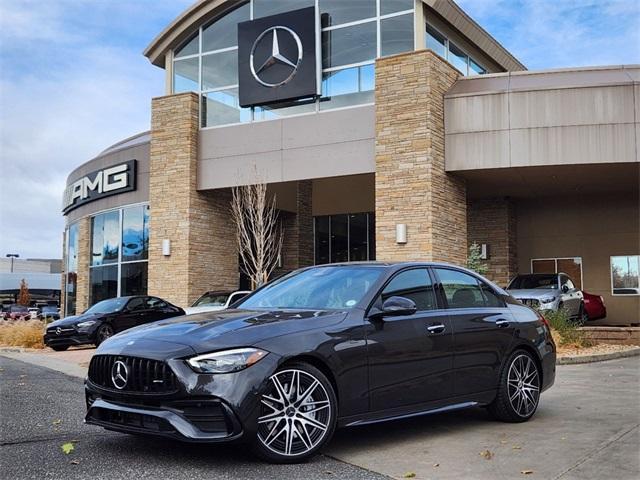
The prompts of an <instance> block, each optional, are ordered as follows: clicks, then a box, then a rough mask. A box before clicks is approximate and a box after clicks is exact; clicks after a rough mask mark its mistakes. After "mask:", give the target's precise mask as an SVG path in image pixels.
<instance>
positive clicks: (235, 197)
mask: <svg viewBox="0 0 640 480" xmlns="http://www.w3.org/2000/svg"><path fill="white" fill-rule="evenodd" d="M231 213H232V217H233V220H234V222H235V223H236V241H237V244H238V250H239V252H240V259H241V260H242V265H241V266H240V267H241V268H242V270H243V271H244V273H246V274H247V275H248V276H249V278H250V279H251V283H252V285H253V286H254V287H259V286H260V285H262V284H264V283H265V282H266V281H267V280H268V279H269V275H271V272H273V270H274V269H275V268H276V266H277V265H278V259H279V258H280V252H281V251H282V238H283V230H282V223H281V222H280V220H279V218H278V211H277V209H276V198H275V195H274V196H273V197H272V198H271V199H269V198H268V197H267V185H266V184H265V183H256V184H255V185H247V186H242V187H235V188H233V189H232V199H231Z"/></svg>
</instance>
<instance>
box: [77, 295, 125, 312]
mask: <svg viewBox="0 0 640 480" xmlns="http://www.w3.org/2000/svg"><path fill="white" fill-rule="evenodd" d="M127 300H128V299H126V298H110V299H109V300H102V301H101V302H98V303H96V304H95V305H94V306H93V307H91V308H90V309H89V310H87V311H86V312H84V313H112V312H117V311H120V310H122V308H123V307H124V306H125V305H126V303H127Z"/></svg>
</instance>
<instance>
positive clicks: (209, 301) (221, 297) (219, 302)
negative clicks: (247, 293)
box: [191, 293, 229, 307]
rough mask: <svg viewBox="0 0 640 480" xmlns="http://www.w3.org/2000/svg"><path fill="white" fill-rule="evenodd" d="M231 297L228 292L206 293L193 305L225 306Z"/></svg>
mask: <svg viewBox="0 0 640 480" xmlns="http://www.w3.org/2000/svg"><path fill="white" fill-rule="evenodd" d="M227 298H229V294H228V293H205V294H204V295H203V296H201V297H200V298H199V299H198V300H196V302H195V303H194V304H193V305H191V306H192V307H204V306H205V305H206V306H208V307H224V306H225V304H226V303H227Z"/></svg>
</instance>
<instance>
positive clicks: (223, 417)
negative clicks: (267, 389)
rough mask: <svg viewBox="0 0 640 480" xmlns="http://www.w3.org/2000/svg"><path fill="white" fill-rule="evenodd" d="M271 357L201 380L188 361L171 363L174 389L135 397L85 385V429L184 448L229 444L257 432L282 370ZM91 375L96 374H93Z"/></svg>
mask: <svg viewBox="0 0 640 480" xmlns="http://www.w3.org/2000/svg"><path fill="white" fill-rule="evenodd" d="M279 360H280V357H279V356H278V355H275V354H269V355H267V356H266V357H265V358H263V359H262V360H261V361H260V362H258V363H257V364H255V365H253V366H251V367H249V368H247V369H245V370H242V371H240V372H236V373H228V374H218V375H211V374H198V373H196V372H194V371H193V370H192V369H191V368H189V367H188V366H187V364H186V362H185V361H184V360H180V359H174V360H167V361H166V364H167V365H168V366H169V368H170V369H171V370H172V372H173V374H174V375H175V386H176V388H175V389H171V390H169V391H167V392H165V393H155V392H154V393H150V392H133V391H125V390H117V389H115V388H111V385H110V384H106V385H98V384H95V383H92V381H91V379H90V378H88V379H87V380H86V382H85V394H86V401H87V414H86V417H85V423H88V424H92V425H99V426H101V427H103V428H106V429H108V430H114V431H118V432H125V433H139V434H145V435H153V436H161V437H168V438H172V439H175V440H180V441H183V442H212V443H213V442H229V441H233V440H238V439H240V438H242V437H244V436H245V435H247V434H254V433H255V432H256V430H257V425H258V424H257V419H258V416H259V412H260V392H261V391H262V389H263V388H264V385H265V384H266V383H267V382H268V378H269V376H270V375H271V374H272V373H273V372H274V371H275V369H276V368H277V366H278V363H279ZM90 371H91V370H90Z"/></svg>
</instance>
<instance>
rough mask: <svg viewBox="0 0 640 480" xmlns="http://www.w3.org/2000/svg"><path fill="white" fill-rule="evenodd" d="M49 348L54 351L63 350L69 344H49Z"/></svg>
mask: <svg viewBox="0 0 640 480" xmlns="http://www.w3.org/2000/svg"><path fill="white" fill-rule="evenodd" d="M51 348H52V349H53V350H55V351H56V352H64V351H65V350H66V349H68V348H69V345H51Z"/></svg>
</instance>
